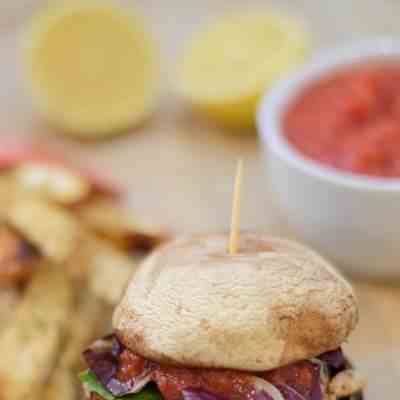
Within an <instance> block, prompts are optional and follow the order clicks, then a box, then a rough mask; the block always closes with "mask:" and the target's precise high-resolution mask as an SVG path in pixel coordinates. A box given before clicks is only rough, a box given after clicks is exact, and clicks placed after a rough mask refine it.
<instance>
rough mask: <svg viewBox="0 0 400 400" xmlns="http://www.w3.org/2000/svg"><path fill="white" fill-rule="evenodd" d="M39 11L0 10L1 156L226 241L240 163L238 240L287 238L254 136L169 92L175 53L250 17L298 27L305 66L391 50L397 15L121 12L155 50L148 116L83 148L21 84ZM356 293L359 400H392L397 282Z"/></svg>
mask: <svg viewBox="0 0 400 400" xmlns="http://www.w3.org/2000/svg"><path fill="white" fill-rule="evenodd" d="M47 3H48V2H47V1H40V0H36V1H31V0H13V1H6V0H4V1H2V2H1V4H0V56H1V60H2V62H1V65H0V87H1V90H0V147H1V146H3V148H2V149H1V150H2V152H3V150H7V145H6V144H4V145H2V144H1V140H2V138H3V139H7V140H9V139H10V138H13V139H18V140H20V141H21V142H26V141H34V142H35V143H36V144H39V147H40V146H46V148H48V149H51V151H54V152H57V153H58V154H63V156H64V157H65V158H66V159H68V160H69V161H70V162H72V163H76V164H77V165H84V166H85V167H89V168H91V169H95V170H96V171H97V173H98V174H100V175H102V174H103V173H104V175H107V176H109V177H112V180H113V182H114V183H115V184H116V185H118V186H120V187H122V188H123V189H124V190H125V192H126V196H125V197H124V206H125V207H126V208H129V209H130V210H133V212H134V213H135V214H136V215H139V216H145V217H146V218H147V219H149V220H151V221H152V223H156V225H160V226H162V227H165V228H166V229H167V230H168V231H169V232H173V233H181V232H200V231H216V230H228V229H229V223H230V213H231V196H232V190H233V175H234V171H235V165H236V161H237V159H238V158H239V157H243V158H244V161H245V175H244V183H243V195H242V196H243V201H242V223H241V225H242V229H244V230H249V229H251V230H262V231H268V232H271V233H274V234H275V233H276V234H282V235H286V236H293V235H294V233H293V232H291V231H290V229H289V227H288V226H286V222H285V219H284V218H281V217H280V216H279V215H278V213H277V212H276V204H275V202H274V200H273V194H272V193H271V190H270V186H269V184H268V179H267V176H266V175H267V174H266V170H265V165H264V163H263V161H262V148H261V144H260V142H259V139H258V137H257V135H256V133H255V129H251V128H250V129H247V128H246V129H243V130H241V131H239V132H237V131H236V130H231V129H226V128H221V127H219V126H218V124H215V123H213V122H211V121H209V120H207V119H205V118H203V117H202V116H201V115H199V114H198V113H195V112H193V111H192V110H191V108H190V106H189V105H188V102H187V101H185V100H184V99H183V98H182V96H180V95H178V94H177V91H176V90H175V89H176V88H175V81H176V75H177V66H178V64H179V60H180V57H181V55H182V52H183V49H184V45H185V43H186V42H187V40H188V38H189V37H191V35H192V34H193V33H194V32H196V31H198V30H199V29H200V28H201V27H202V26H204V24H205V23H206V22H207V21H208V20H209V19H210V18H217V17H218V16H220V15H223V14H224V13H226V12H228V11H232V10H235V9H243V8H249V9H250V8H251V7H252V6H253V5H257V6H260V5H261V6H265V7H271V8H272V9H276V10H278V11H281V12H282V13H284V14H285V13H286V14H288V15H292V16H293V17H294V18H298V19H299V20H301V21H304V23H305V27H306V30H307V31H309V36H310V51H309V53H308V54H307V57H306V61H307V60H311V59H312V58H313V57H314V56H315V55H316V54H317V53H319V52H320V51H321V50H326V49H329V48H331V47H333V46H336V45H343V44H348V43H350V42H352V41H353V40H357V39H365V38H369V37H375V36H390V37H394V38H398V40H400V24H399V21H398V16H399V15H400V3H399V2H398V1H395V0H384V1H380V2H377V1H374V0H352V1H348V0H337V1H334V2H333V1H331V2H324V1H318V0H297V1H290V0H287V1H241V0H229V1H224V0H204V1H201V2H196V1H179V0H169V1H159V0H158V1H157V0H142V1H141V0H136V1H133V0H129V1H121V2H120V4H122V5H123V6H124V7H126V8H127V9H129V8H131V7H134V9H135V10H136V12H137V13H138V14H142V15H143V16H144V18H145V21H146V22H145V26H146V29H147V30H148V31H150V32H151V33H152V35H153V37H154V39H155V42H156V43H157V45H158V46H159V47H160V60H159V66H160V68H161V74H160V75H161V95H160V98H159V101H158V102H157V104H156V110H155V111H154V112H153V113H152V114H151V116H150V117H149V118H148V119H147V120H146V121H145V122H143V123H141V124H140V125H139V126H138V127H136V128H132V129H128V130H127V131H126V132H125V133H124V134H121V135H118V136H115V137H112V138H108V139H103V140H100V141H90V142H87V141H82V140H76V138H74V137H73V136H68V135H64V134H60V132H57V128H54V127H51V126H50V125H49V124H48V123H47V122H46V119H45V118H43V117H41V116H40V113H38V112H37V111H35V110H36V109H37V108H36V107H35V104H33V103H32V100H31V96H30V95H29V90H27V89H26V87H25V85H24V83H23V82H24V79H25V78H24V77H23V75H24V74H23V61H22V55H21V45H20V44H21V34H22V33H23V32H24V31H25V32H26V30H27V29H28V26H29V23H30V21H31V18H32V15H34V13H37V12H40V10H42V9H43V7H45V5H46V4H47ZM265 57H268V52H267V51H266V54H265ZM260 58H261V55H260ZM4 143H6V142H4ZM315 207H316V210H318V205H315ZM377 212H379V211H377ZM339 267H340V266H339ZM355 285H356V288H357V290H358V294H359V297H360V306H361V311H360V314H361V322H360V325H359V328H358V329H357V332H356V333H355V334H354V335H353V337H352V339H351V341H350V343H349V344H348V348H349V350H350V353H351V356H352V358H353V359H354V360H355V362H356V363H357V364H358V365H359V366H360V369H361V370H362V371H363V372H364V373H365V374H366V375H367V377H368V380H369V387H368V390H367V392H368V394H369V396H368V397H367V399H374V398H375V399H377V398H381V399H395V398H397V397H398V389H397V382H398V379H399V378H400V361H399V360H400V323H399V321H398V309H399V306H400V288H398V287H397V282H396V281H392V282H390V284H387V283H380V282H371V281H368V282H365V281H364V280H360V279H357V280H356V281H355Z"/></svg>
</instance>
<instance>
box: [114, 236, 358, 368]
mask: <svg viewBox="0 0 400 400" xmlns="http://www.w3.org/2000/svg"><path fill="white" fill-rule="evenodd" d="M228 240H229V236H228V235H224V234H220V235H218V234H216V235H203V236H190V237H189V236H187V237H182V238H178V239H176V240H175V241H173V242H170V243H168V244H166V245H164V246H162V247H160V248H159V249H158V250H156V251H155V252H154V253H153V254H152V255H151V256H150V257H149V258H147V260H145V262H144V263H143V264H142V265H141V266H140V267H139V269H138V270H137V272H136V273H135V275H134V277H133V279H132V281H131V283H130V285H129V287H128V289H127V291H126V293H125V296H124V298H123V300H122V302H121V303H120V304H119V306H118V307H117V309H116V311H115V314H114V320H113V324H114V329H115V331H116V333H117V335H118V337H119V338H120V340H121V341H122V342H123V343H124V344H125V345H126V346H127V347H128V348H130V349H131V350H132V351H134V352H135V353H137V354H139V355H141V356H143V357H145V358H147V359H150V360H153V361H157V362H159V363H166V364H172V365H177V366H182V367H202V368H230V369H237V370H248V371H265V370H269V369H274V368H278V367H280V366H283V365H286V364H289V363H292V362H295V361H299V360H302V359H307V358H312V357H315V356H317V355H319V354H321V353H324V352H326V351H329V350H333V349H336V348H337V347H339V346H340V345H341V344H342V343H343V342H344V341H345V340H346V338H347V337H348V335H349V334H350V332H351V331H352V330H353V328H354V327H355V325H356V323H357V320H358V311H357V302H356V298H355V295H354V292H353V289H352V287H351V285H350V284H349V283H348V282H347V281H346V280H345V279H344V278H343V277H342V276H341V275H340V274H339V273H338V272H337V271H336V269H335V268H334V267H332V266H331V265H330V264H329V263H328V262H327V261H326V260H324V259H323V258H322V257H320V256H319V255H318V254H316V253H315V252H313V251H311V250H309V249H308V248H306V247H304V246H302V245H300V244H298V243H295V242H292V241H288V240H283V239H279V238H274V237H270V236H266V235H263V234H253V233H243V234H242V235H241V238H240V243H239V251H238V253H237V254H234V255H230V254H229V253H228V251H227V248H228Z"/></svg>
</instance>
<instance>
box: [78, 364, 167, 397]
mask: <svg viewBox="0 0 400 400" xmlns="http://www.w3.org/2000/svg"><path fill="white" fill-rule="evenodd" d="M79 379H80V380H81V381H82V383H83V385H84V386H85V388H86V389H87V390H88V391H89V392H90V393H96V394H98V395H99V396H100V397H102V398H103V399H104V400H117V399H121V400H163V399H162V396H161V394H160V392H159V391H158V390H157V389H156V388H155V387H152V386H146V387H145V388H144V389H142V390H141V391H140V392H139V393H134V394H127V395H126V396H123V397H119V398H118V397H115V396H113V395H112V394H111V393H110V392H109V391H108V390H107V389H105V388H104V386H103V385H102V384H101V383H100V382H99V381H98V379H97V378H96V375H95V374H94V373H93V372H91V371H89V370H87V371H84V372H82V373H81V374H80V375H79Z"/></svg>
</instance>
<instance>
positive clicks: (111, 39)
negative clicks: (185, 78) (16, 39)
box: [23, 0, 159, 139]
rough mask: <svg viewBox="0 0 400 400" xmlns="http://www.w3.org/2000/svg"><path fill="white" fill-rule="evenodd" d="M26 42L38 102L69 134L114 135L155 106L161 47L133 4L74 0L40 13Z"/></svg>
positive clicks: (30, 80) (29, 72)
mask: <svg viewBox="0 0 400 400" xmlns="http://www.w3.org/2000/svg"><path fill="white" fill-rule="evenodd" d="M23 45H24V46H23V47H24V60H25V67H26V72H27V76H28V83H29V86H30V88H31V92H32V95H33V100H34V102H35V103H36V105H37V107H38V108H39V110H40V111H41V112H42V113H43V114H44V116H45V117H46V118H47V119H48V120H49V121H50V122H51V123H53V124H55V125H58V126H60V127H61V128H63V130H65V131H66V132H68V133H70V134H74V135H77V136H80V137H82V138H86V139H95V138H99V137H106V136H111V135H114V134H115V133H118V132H120V131H121V130H124V129H126V128H128V127H130V126H134V125H137V124H139V123H140V122H142V121H143V119H145V118H146V117H147V116H148V115H149V113H150V112H151V111H152V110H153V108H154V106H155V101H156V94H157V89H158V77H159V74H158V59H157V51H156V46H155V44H154V42H153V40H152V38H151V37H150V35H149V34H148V33H147V31H146V29H145V27H144V24H143V21H142V19H141V18H140V17H139V16H138V15H136V14H134V13H133V12H131V10H125V9H123V8H120V7H118V6H116V5H113V4H111V3H104V2H101V3H99V2H97V1H90V0H82V1H80V2H79V1H74V2H71V1H68V2H67V3H63V4H62V5H58V6H56V7H54V6H53V7H51V8H48V9H47V10H46V11H45V12H44V13H41V14H40V15H37V16H36V17H35V18H34V19H33V21H32V24H31V27H30V29H29V30H28V31H27V32H25V35H24V41H23Z"/></svg>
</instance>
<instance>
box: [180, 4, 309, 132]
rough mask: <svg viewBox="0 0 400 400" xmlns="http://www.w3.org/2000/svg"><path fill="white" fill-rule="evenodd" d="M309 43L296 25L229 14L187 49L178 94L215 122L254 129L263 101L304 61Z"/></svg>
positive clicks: (265, 15)
mask: <svg viewBox="0 0 400 400" xmlns="http://www.w3.org/2000/svg"><path fill="white" fill-rule="evenodd" d="M308 42H309V40H308V35H307V33H306V31H305V29H304V28H303V26H302V24H301V23H300V22H299V21H297V20H295V19H292V18H289V17H286V16H283V15H280V14H275V13H271V12H267V11H265V10H257V11H254V12H250V11H246V12H243V13H238V12H237V13H234V14H230V15H228V16H227V17H225V18H222V19H221V20H219V21H217V22H216V23H214V24H212V25H210V26H209V27H208V28H207V29H206V30H204V31H202V32H199V33H198V34H197V35H195V36H194V38H193V40H192V41H191V42H190V43H189V44H188V46H187V48H186V49H185V51H184V54H183V59H182V62H181V65H180V68H179V90H180V92H181V93H182V95H183V96H184V97H186V98H187V99H188V100H189V101H190V102H191V103H192V104H193V106H194V107H195V108H197V109H199V110H200V111H203V112H204V113H205V114H206V115H207V116H208V117H211V118H212V119H214V120H216V121H217V122H220V123H222V124H224V125H227V126H233V127H249V126H252V125H253V124H254V120H255V110H256V106H257V103H258V101H259V98H260V96H261V95H262V94H263V93H264V91H265V90H266V89H267V88H268V87H270V86H271V85H272V84H273V83H274V82H275V81H276V80H277V79H279V78H280V77H281V76H283V75H284V74H285V73H287V72H288V71H290V70H291V69H293V68H295V67H296V66H297V65H299V64H300V63H301V62H302V61H303V60H304V58H305V56H306V54H307V49H308V47H309V46H308Z"/></svg>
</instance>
